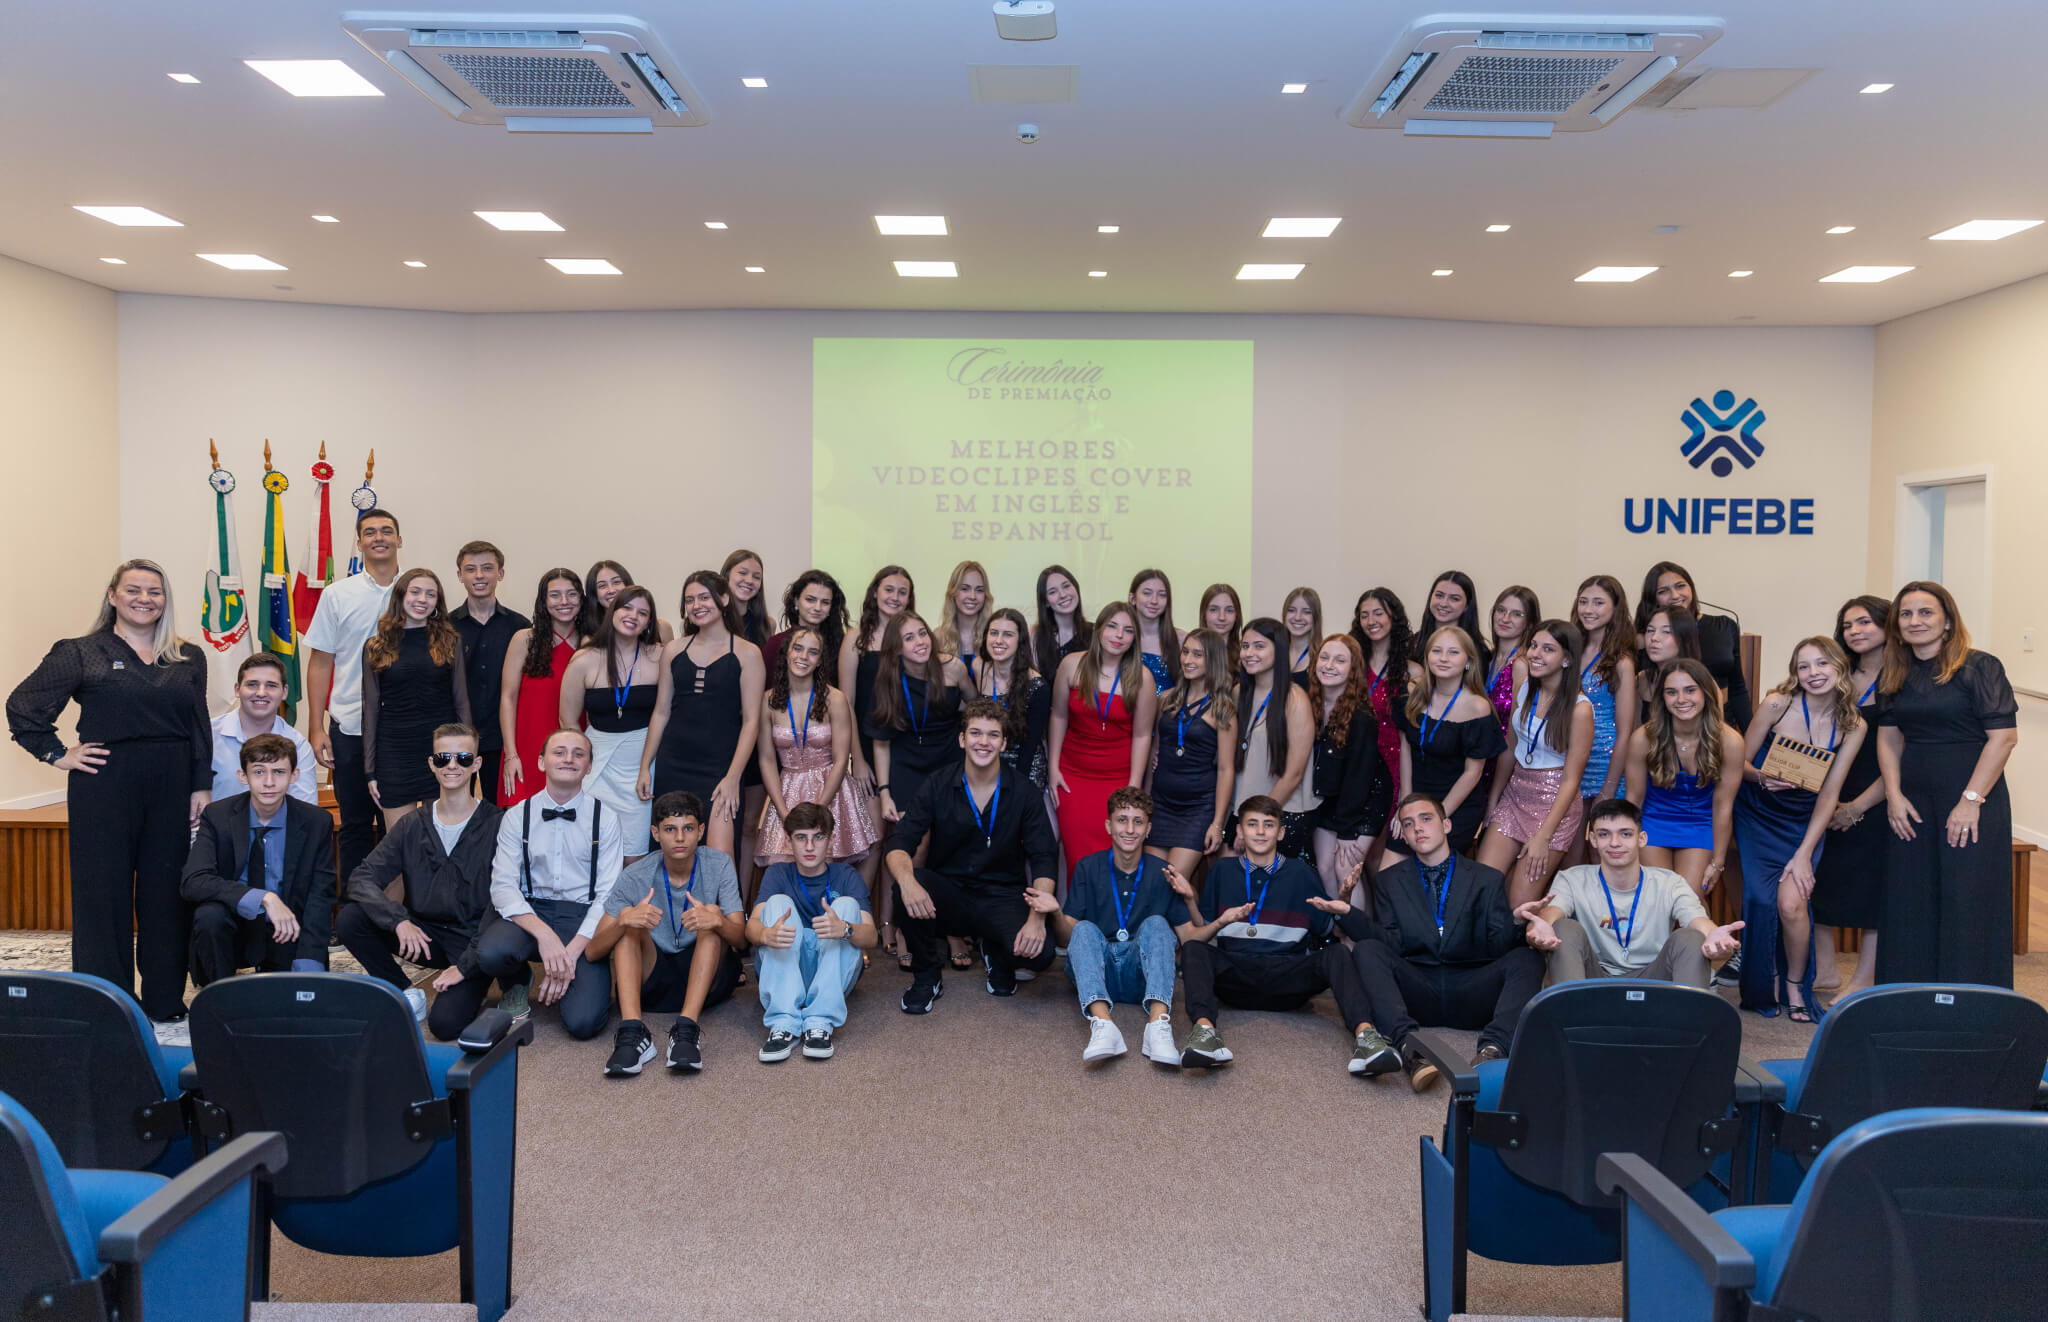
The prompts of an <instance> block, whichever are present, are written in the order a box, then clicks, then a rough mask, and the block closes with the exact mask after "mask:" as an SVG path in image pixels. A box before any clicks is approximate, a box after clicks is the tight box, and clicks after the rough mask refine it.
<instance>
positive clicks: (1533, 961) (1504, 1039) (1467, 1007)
mask: <svg viewBox="0 0 2048 1322" xmlns="http://www.w3.org/2000/svg"><path fill="white" fill-rule="evenodd" d="M1351 953H1352V958H1353V959H1355V960H1357V961H1358V977H1359V980H1360V981H1362V982H1363V983H1364V984H1365V995H1366V999H1367V1000H1368V1001H1370V1002H1371V1004H1372V1016H1371V1018H1372V1022H1373V1026H1374V1027H1376V1028H1378V1029H1379V1030H1380V1032H1381V1033H1382V1034H1384V1035H1385V1036H1386V1039H1387V1040H1388V1041H1389V1042H1392V1043H1393V1044H1394V1045H1396V1046H1399V1045H1400V1044H1401V1039H1402V1038H1405V1037H1407V1036H1408V1034H1410V1033H1412V1032H1414V1031H1415V1030H1416V1029H1417V1028H1422V1027H1429V1028H1439V1027H1441V1028H1476V1029H1478V1030H1479V1044H1480V1045H1481V1046H1489V1045H1490V1046H1496V1047H1499V1048H1500V1049H1501V1050H1502V1051H1506V1050H1507V1049H1508V1044H1509V1043H1511V1042H1512V1041H1514V1037H1515V1024H1516V1023H1517V1022H1518V1021H1520V1019H1521V1017H1522V1007H1523V1006H1525V1005H1527V1004H1528V1003H1529V998H1530V997H1532V996H1534V995H1535V994H1536V993H1537V992H1539V991H1541V990H1542V989H1543V956H1541V955H1539V954H1537V953H1536V952H1535V951H1534V950H1531V949H1530V948H1529V947H1527V946H1517V947H1515V948H1514V949H1513V950H1510V951H1509V952H1508V953H1507V954H1505V955H1502V956H1501V957H1500V958H1499V959H1496V960H1494V961H1493V962H1492V963H1491V964H1479V965H1473V966H1468V967H1464V968H1445V967H1442V966H1440V965H1433V964H1415V963H1411V962H1409V961H1408V960H1405V959H1403V958H1401V957H1400V955H1398V954H1396V953H1395V952H1394V948H1393V947H1392V946H1390V945H1388V944H1387V943H1386V942H1384V941H1361V942H1359V943H1358V944H1357V945H1356V946H1354V947H1353V948H1352V952H1351Z"/></svg>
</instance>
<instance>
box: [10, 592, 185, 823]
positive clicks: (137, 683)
mask: <svg viewBox="0 0 2048 1322" xmlns="http://www.w3.org/2000/svg"><path fill="white" fill-rule="evenodd" d="M73 700H76V701H77V703H78V738H79V741H80V742H82V743H88V744H106V745H108V746H110V747H111V746H113V745H116V744H122V743H128V742H131V741H137V742H139V741H143V740H172V739H175V740H181V741H184V742H185V743H187V744H189V746H190V747H191V749H192V784H191V789H192V790H194V791H197V790H210V789H212V788H213V724H212V721H211V720H210V719H209V718H208V715H207V709H206V654H205V653H204V652H202V651H200V650H199V648H198V647H197V646H196V645H195V644H192V643H186V644H185V645H184V646H183V648H182V649H181V653H180V656H179V659H178V660H176V661H173V662H170V663H168V664H165V665H151V664H149V663H148V662H146V661H144V660H143V659H142V658H141V657H140V656H138V655H136V653H135V649H134V648H132V647H130V646H128V644H127V643H125V642H123V641H122V640H121V639H120V637H119V636H117V635H116V634H115V633H114V632H113V631H112V630H108V631H106V632H104V633H93V634H87V635H86V636H85V637H83V638H65V639H62V640H61V641H59V642H58V643H57V644H56V645H55V646H53V647H52V648H51V649H50V651H49V653H48V655H46V656H44V657H43V660H42V664H40V665H38V666H37V667H36V668H35V670H34V672H32V673H31V674H30V675H29V677H28V678H27V679H24V680H23V681H21V683H20V684H19V685H18V686H16V688H15V690H14V692H13V693H11V694H9V695H8V698H7V729H8V733H10V734H11V735H13V736H14V742H15V743H17V744H20V745H21V746H22V747H23V748H26V749H27V750H28V751H29V752H30V753H32V754H34V755H35V757H36V758H37V760H39V761H43V762H52V761H55V760H56V759H57V758H60V757H62V756H64V741H63V740H62V739H59V738H58V737H57V718H58V716H60V715H62V714H63V711H64V706H65V704H66V703H68V702H71V701H73Z"/></svg>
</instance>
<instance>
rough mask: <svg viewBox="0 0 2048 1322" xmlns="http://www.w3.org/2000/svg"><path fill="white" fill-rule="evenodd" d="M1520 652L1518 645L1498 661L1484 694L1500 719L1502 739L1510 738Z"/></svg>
mask: <svg viewBox="0 0 2048 1322" xmlns="http://www.w3.org/2000/svg"><path fill="white" fill-rule="evenodd" d="M1521 650H1522V648H1521V645H1520V644H1519V643H1518V644H1516V645H1515V646H1513V647H1510V648H1509V649H1508V654H1507V655H1506V656H1504V657H1502V658H1501V659H1500V669H1499V670H1497V671H1495V672H1494V675H1493V683H1492V684H1491V685H1490V686H1489V687H1488V689H1487V692H1486V696H1487V697H1489V698H1492V699H1493V712H1494V715H1496V716H1498V717H1500V732H1501V737H1502V738H1511V737H1512V736H1510V735H1509V734H1508V728H1509V727H1510V726H1512V725H1513V724H1514V707H1515V654H1516V653H1518V652H1520V651H1521ZM1489 774H1491V773H1490V771H1489Z"/></svg>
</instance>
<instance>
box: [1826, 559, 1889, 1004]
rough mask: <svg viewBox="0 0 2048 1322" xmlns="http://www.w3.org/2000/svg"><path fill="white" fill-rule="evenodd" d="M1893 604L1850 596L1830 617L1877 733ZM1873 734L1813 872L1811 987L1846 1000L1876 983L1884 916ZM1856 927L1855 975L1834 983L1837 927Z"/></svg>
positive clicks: (1882, 826) (1880, 780) (1883, 828)
mask: <svg viewBox="0 0 2048 1322" xmlns="http://www.w3.org/2000/svg"><path fill="white" fill-rule="evenodd" d="M1891 615H1892V604H1891V603H1890V602H1889V601H1886V600H1885V599H1884V598H1883V597H1852V598H1850V599H1849V600H1848V601H1846V602H1844V603H1843V604H1842V608H1841V609H1840V610H1838V611H1836V612H1835V642H1836V643H1837V644H1838V645H1839V646H1840V647H1841V649H1842V654H1843V655H1844V656H1846V657H1848V658H1849V667H1850V669H1849V688H1850V690H1851V691H1852V692H1854V693H1855V695H1856V710H1857V713H1858V714H1859V715H1860V716H1862V718H1863V721H1864V724H1865V726H1866V727H1868V728H1869V729H1872V730H1875V729H1876V728H1877V678H1878V673H1879V672H1880V671H1881V670H1883V668H1884V631H1885V624H1886V623H1887V622H1888V621H1889V620H1890V619H1891ZM1877 742H1878V741H1877V737H1876V736H1875V735H1871V736H1869V737H1867V738H1865V739H1864V741H1863V743H1862V746H1861V747H1859V748H1858V749H1857V750H1856V756H1855V757H1854V758H1853V759H1851V760H1850V762H1849V770H1848V773H1847V774H1846V775H1844V776H1843V777H1842V793H1841V801H1840V802H1839V803H1837V804H1836V805H1835V815H1834V820H1833V821H1831V822H1829V823H1828V843H1827V848H1825V849H1823V850H1822V851H1821V856H1820V862H1819V863H1818V864H1816V865H1815V867H1814V870H1813V875H1814V883H1813V922H1814V928H1813V940H1814V947H1815V948H1816V949H1817V950H1819V951H1820V952H1821V961H1820V976H1819V977H1818V978H1815V979H1814V983H1813V986H1814V989H1815V990H1816V991H1820V990H1835V991H1838V999H1839V997H1840V996H1848V995H1851V994H1853V993H1855V992H1859V991H1862V990H1863V989H1864V988H1865V987H1871V986H1875V985H1876V983H1877V928H1878V926H1879V924H1880V923H1881V922H1882V921H1883V918H1884V863H1885V851H1886V848H1887V846H1886V844H1885V841H1886V840H1888V839H1890V838H1891V831H1890V830H1889V829H1888V828H1887V825H1886V823H1885V814H1884V812H1883V811H1882V810H1883V808H1884V777H1883V776H1881V775H1879V774H1878V770H1877ZM1838 927H1850V928H1856V929H1859V930H1860V931H1861V932H1862V934H1863V937H1862V941H1861V942H1860V948H1859V949H1858V952H1857V957H1856V971H1855V972H1854V973H1852V974H1850V975H1849V981H1848V982H1847V983H1843V984H1840V986H1839V987H1837V986H1836V983H1837V981H1838V978H1839V975H1838V974H1837V972H1836V969H1835V961H1834V957H1833V955H1832V953H1831V952H1832V951H1833V950H1834V947H1835V929H1836V928H1838Z"/></svg>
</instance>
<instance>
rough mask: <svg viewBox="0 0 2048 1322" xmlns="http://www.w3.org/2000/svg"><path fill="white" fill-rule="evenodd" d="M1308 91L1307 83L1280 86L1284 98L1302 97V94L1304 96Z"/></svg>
mask: <svg viewBox="0 0 2048 1322" xmlns="http://www.w3.org/2000/svg"><path fill="white" fill-rule="evenodd" d="M1307 90H1308V84H1307V83H1282V84H1280V94H1281V95H1282V96H1300V95H1301V94H1302V93H1303V92H1306V91H1307Z"/></svg>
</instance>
